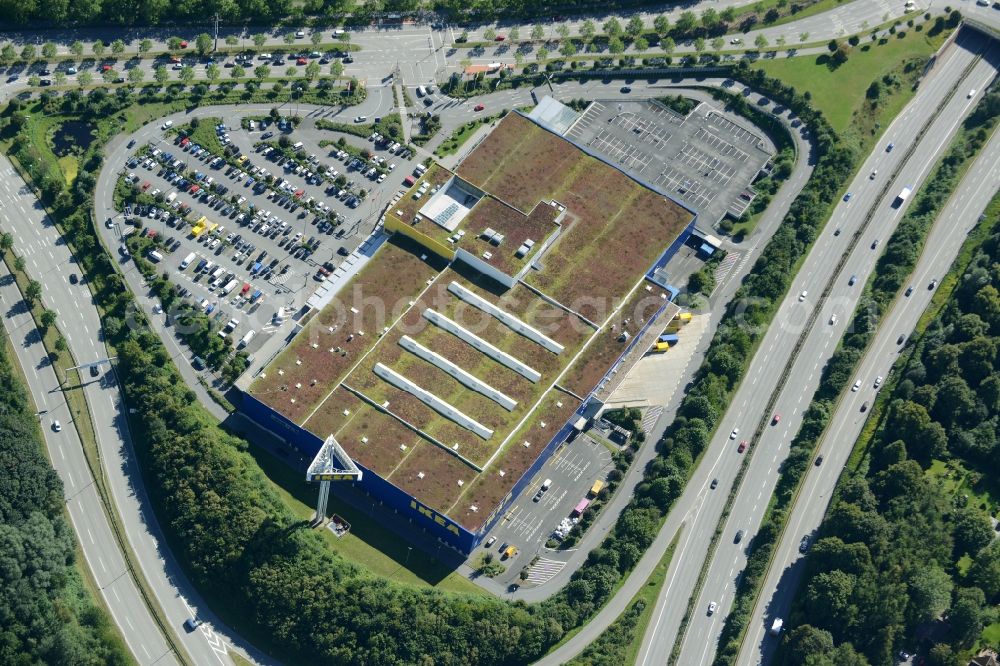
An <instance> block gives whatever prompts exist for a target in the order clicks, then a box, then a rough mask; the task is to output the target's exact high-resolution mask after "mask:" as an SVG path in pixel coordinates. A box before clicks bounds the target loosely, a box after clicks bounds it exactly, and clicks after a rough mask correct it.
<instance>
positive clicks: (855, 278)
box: [847, 275, 858, 287]
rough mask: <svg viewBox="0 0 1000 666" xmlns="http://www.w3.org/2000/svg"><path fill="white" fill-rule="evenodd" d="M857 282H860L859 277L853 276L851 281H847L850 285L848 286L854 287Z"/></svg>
mask: <svg viewBox="0 0 1000 666" xmlns="http://www.w3.org/2000/svg"><path fill="white" fill-rule="evenodd" d="M857 281H858V276H857V275H852V276H851V279H850V280H848V281H847V284H848V286H851V287H853V286H854V283H855V282H857Z"/></svg>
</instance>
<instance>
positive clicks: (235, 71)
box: [229, 65, 247, 81]
mask: <svg viewBox="0 0 1000 666" xmlns="http://www.w3.org/2000/svg"><path fill="white" fill-rule="evenodd" d="M246 74H247V73H246V70H245V69H244V68H243V67H242V66H240V65H236V66H235V67H233V68H232V69H231V70H229V78H231V79H233V80H234V81H235V80H236V79H242V78H243V77H244V76H246Z"/></svg>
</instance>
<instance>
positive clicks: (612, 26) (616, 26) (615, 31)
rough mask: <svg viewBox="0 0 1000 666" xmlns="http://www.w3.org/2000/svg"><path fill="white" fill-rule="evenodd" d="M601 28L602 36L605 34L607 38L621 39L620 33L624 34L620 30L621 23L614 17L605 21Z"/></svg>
mask: <svg viewBox="0 0 1000 666" xmlns="http://www.w3.org/2000/svg"><path fill="white" fill-rule="evenodd" d="M603 27H604V34H606V35H607V36H608V37H621V35H622V32H624V31H623V30H622V24H621V22H620V21H619V20H618V19H616V18H615V17H614V16H612V17H611V18H609V19H608V20H607V21H605V22H604V26H603Z"/></svg>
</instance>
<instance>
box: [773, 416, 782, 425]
mask: <svg viewBox="0 0 1000 666" xmlns="http://www.w3.org/2000/svg"><path fill="white" fill-rule="evenodd" d="M780 421H781V414H775V415H774V416H772V417H771V425H778V423H779V422H780Z"/></svg>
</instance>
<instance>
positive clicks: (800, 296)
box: [799, 291, 809, 303]
mask: <svg viewBox="0 0 1000 666" xmlns="http://www.w3.org/2000/svg"><path fill="white" fill-rule="evenodd" d="M808 295H809V292H808V291H803V292H802V293H801V294H799V303H801V302H802V301H804V300H806V296H808Z"/></svg>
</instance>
